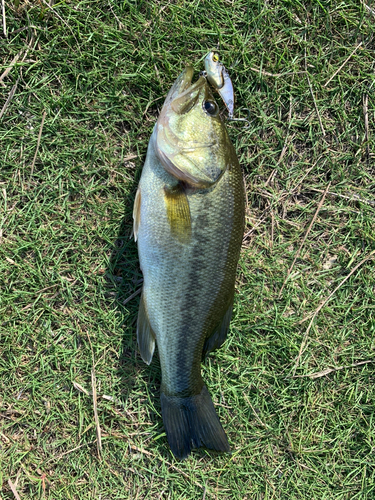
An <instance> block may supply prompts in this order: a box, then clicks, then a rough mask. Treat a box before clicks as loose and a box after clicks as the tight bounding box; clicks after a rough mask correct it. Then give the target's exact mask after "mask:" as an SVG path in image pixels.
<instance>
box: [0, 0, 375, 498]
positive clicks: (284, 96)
mask: <svg viewBox="0 0 375 500" xmlns="http://www.w3.org/2000/svg"><path fill="white" fill-rule="evenodd" d="M371 9H372V10H371ZM374 9H375V7H374V6H373V5H371V4H370V2H369V4H368V5H366V3H363V2H362V3H360V2H356V1H354V0H347V1H346V2H337V1H332V2H315V1H309V2H298V1H297V0H290V1H282V0H275V1H273V2H255V1H244V0H238V1H237V0H234V1H232V2H229V1H218V0H212V2H210V3H206V2H200V1H198V0H195V1H188V2H183V1H175V2H156V1H153V0H152V1H150V2H142V1H139V2H138V1H136V0H134V1H129V2H114V1H113V0H108V1H91V2H88V1H87V0H83V1H81V2H69V1H62V2H58V3H55V4H54V6H53V7H52V8H50V7H49V6H48V5H47V3H46V2H45V1H44V0H41V1H35V2H32V1H31V0H29V1H26V2H25V1H23V0H21V1H20V2H14V3H13V2H10V1H7V2H5V18H6V33H7V38H5V36H3V37H2V39H1V41H0V53H1V55H2V58H1V61H2V66H1V69H0V74H3V72H4V71H5V70H6V69H7V68H10V71H9V73H8V74H7V75H6V76H5V77H3V78H2V83H3V86H1V89H2V91H1V97H0V99H1V102H0V107H1V108H2V107H3V106H4V104H5V103H6V101H7V98H8V97H9V96H10V97H12V96H11V95H10V94H11V92H12V90H13V93H14V95H13V97H12V98H11V99H9V102H8V104H7V106H6V109H4V111H3V114H2V117H1V119H0V144H1V158H2V160H1V165H2V166H1V170H0V205H1V208H0V210H1V218H0V221H1V222H0V224H1V226H0V240H1V245H0V289H1V295H0V353H1V356H0V498H1V499H4V500H5V499H12V498H16V497H15V495H16V493H15V492H18V495H19V497H20V498H21V499H22V500H24V499H35V498H41V499H42V498H50V499H83V498H84V499H89V498H95V499H103V500H104V499H109V498H110V499H120V498H121V499H122V498H123V499H127V498H134V499H141V498H142V499H143V498H144V499H146V498H147V499H161V498H169V499H180V498H181V499H190V498H191V499H193V498H194V499H196V498H220V499H222V498H228V499H232V498H234V499H270V500H271V499H288V500H293V499H296V500H297V499H298V500H300V499H303V498H311V499H318V500H323V499H324V500H326V499H342V500H344V499H368V500H370V499H373V498H374V496H375V473H374V470H375V461H374V447H375V428H374V399H375V392H374V381H375V380H374V365H373V361H374V349H375V345H374V338H375V336H374V333H375V316H374V312H375V311H374V309H375V306H374V304H375V300H374V299H375V277H374V274H375V273H374V260H373V254H371V252H374V249H375V240H374V208H375V201H374V190H375V182H374V173H375V170H374V161H375V156H374V144H375V141H374V132H373V131H374V125H375V110H374V81H375V76H374V75H375V63H374V57H373V50H374V21H375V17H374ZM218 43H219V44H220V53H221V56H222V59H223V60H224V63H225V64H226V66H227V67H228V68H229V71H230V74H231V75H232V78H233V80H234V85H235V90H236V96H237V111H236V113H237V116H246V110H245V108H248V109H249V112H250V126H249V127H248V128H243V127H241V126H240V125H239V124H228V128H229V131H230V135H231V137H232V140H233V142H234V144H235V146H236V150H237V152H238V156H239V159H240V162H241V165H242V166H243V170H244V175H245V181H246V186H247V227H246V233H245V238H244V244H243V251H242V254H241V259H240V263H239V270H238V281H237V294H236V299H235V312H234V317H233V321H232V326H231V331H230V335H229V337H228V340H227V341H226V343H225V345H224V346H223V348H222V349H221V350H219V351H218V352H216V353H214V354H213V355H212V356H210V357H209V359H208V360H207V362H206V364H205V365H204V366H203V368H202V369H203V372H204V373H203V374H204V379H205V381H206V382H207V385H208V387H209V390H210V392H211V394H212V395H213V399H214V402H215V404H216V407H217V410H218V413H219V414H220V418H221V421H222V423H223V425H224V428H225V430H226V432H227V433H228V437H229V440H230V443H231V446H232V454H231V455H221V456H215V455H214V454H212V453H209V452H207V451H205V450H197V451H195V452H194V453H193V454H192V456H191V457H190V458H189V459H188V460H186V461H184V462H177V461H176V460H175V459H174V458H173V456H172V455H171V452H170V450H169V448H168V445H167V442H166V437H165V433H164V429H163V425H162V420H161V415H160V404H159V398H158V392H159V385H160V367H159V365H158V362H157V360H154V361H153V363H152V365H151V366H150V367H147V366H146V365H144V364H143V362H142V360H141V358H140V356H139V354H138V351H137V346H136V340H135V321H136V315H137V310H138V301H139V295H136V296H134V297H133V298H132V299H131V300H128V301H126V299H127V298H129V297H130V296H131V295H132V294H133V293H134V292H136V291H137V290H138V289H139V287H140V283H141V282H140V280H141V273H140V270H139V265H138V258H137V251H136V246H135V244H134V241H133V240H131V239H129V236H130V233H131V225H132V220H131V212H132V203H133V200H134V194H135V190H136V185H137V182H138V180H139V176H140V172H141V168H142V164H143V161H144V158H145V154H146V149H147V144H148V140H149V137H150V134H151V130H152V127H153V125H154V123H155V120H156V117H157V115H158V112H159V110H160V107H161V105H162V102H163V98H164V97H165V95H166V94H167V92H168V90H169V88H170V86H171V84H172V82H173V81H174V79H175V78H176V77H177V75H178V74H179V72H180V71H181V69H182V68H183V67H184V66H185V64H187V63H192V64H194V66H195V68H196V70H197V72H198V71H199V70H201V69H202V67H203V64H202V58H203V57H204V55H205V54H206V53H207V52H208V50H210V49H212V48H213V47H216V46H217V44H218ZM17 55H18V59H17V60H16V61H14V58H15V57H16V56H17ZM12 61H14V64H13V66H12V67H11V66H10V65H11V63H12ZM16 84H17V86H16V87H15V85H16ZM0 85H1V83H0ZM44 112H45V120H44V123H43V127H41V124H42V121H43V113H44ZM366 116H367V123H368V125H366ZM38 137H40V141H38ZM34 158H35V162H34ZM327 187H328V192H327V193H326V195H325V198H324V200H323V203H322V206H321V209H320V210H319V213H318V214H317V216H316V219H315V221H314V222H313V224H312V226H311V230H310V231H309V233H308V234H307V237H306V240H305V242H304V244H303V246H302V248H301V250H300V252H299V254H297V252H298V251H299V248H300V245H301V242H302V241H303V238H304V236H305V235H306V233H307V230H308V227H309V224H310V223H311V221H312V219H313V217H314V214H316V212H317V207H318V204H319V202H320V201H321V200H322V197H323V196H324V192H325V191H326V190H327ZM296 255H297V257H298V258H297V259H296V261H295V263H294V265H293V267H292V268H291V265H292V262H293V259H294V258H295V257H296ZM366 258H367V260H366V261H364V262H363V263H362V264H361V265H360V266H359V267H357V268H356V266H357V265H358V264H360V263H361V261H363V260H364V259H366ZM288 270H290V273H288ZM345 279H346V281H344V280H345ZM285 280H286V282H285ZM284 282H285V286H284V288H283V289H282V285H283V283H284ZM340 284H341V286H339V285H340ZM336 288H337V290H336V291H335V293H334V294H333V295H332V297H331V298H330V300H329V301H328V302H326V303H325V304H324V305H323V307H322V308H321V310H319V311H318V313H317V314H316V315H315V316H314V313H315V312H316V311H317V310H318V308H319V307H320V306H321V305H322V304H323V303H324V301H325V299H327V298H328V297H329V295H330V294H331V293H332V292H333V291H334V290H335V289H336ZM281 289H282V291H281ZM280 291H281V293H280ZM312 320H313V321H312ZM311 321H312V322H311ZM310 323H311V324H310ZM306 333H307V335H306ZM301 346H302V347H303V349H302V350H301ZM299 354H300V357H299ZM363 361H370V362H368V363H364V364H358V363H361V362H363ZM340 367H343V368H341V369H338V370H336V368H340ZM328 368H334V370H333V371H332V372H331V373H329V374H327V375H324V374H323V371H324V370H326V369H328ZM93 369H94V371H95V375H96V390H97V414H98V420H99V424H100V429H101V440H102V451H101V454H99V455H98V441H97V433H96V425H95V418H94V404H93V397H92V395H91V391H92V383H91V372H92V370H93ZM312 374H318V376H317V378H311V377H310V376H309V375H312ZM11 486H13V491H12V489H11Z"/></svg>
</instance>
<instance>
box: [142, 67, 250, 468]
mask: <svg viewBox="0 0 375 500" xmlns="http://www.w3.org/2000/svg"><path fill="white" fill-rule="evenodd" d="M192 77H193V68H192V67H187V68H186V69H185V71H183V73H182V74H181V75H180V76H179V77H178V78H177V80H176V81H175V83H174V85H173V86H172V88H171V90H170V91H169V93H168V95H167V97H166V100H165V102H164V105H163V108H162V111H161V113H160V116H159V118H158V121H157V123H156V125H155V128H154V131H153V133H152V136H151V139H150V142H149V145H148V151H147V157H146V162H145V164H144V167H143V171H142V176H141V179H140V182H139V186H138V190H137V194H136V198H135V203H134V211H133V217H134V237H135V239H136V240H137V242H138V253H139V260H140V266H141V269H142V272H143V277H144V282H143V290H142V297H141V301H140V307H139V314H138V324H137V339H138V345H139V349H140V353H141V356H142V359H143V360H144V361H145V362H146V363H147V364H150V362H151V360H152V356H153V353H154V349H155V342H156V344H157V347H158V353H159V358H160V365H161V371H162V383H161V409H162V416H163V422H164V427H165V430H166V435H167V439H168V442H169V445H170V447H171V450H172V452H173V454H174V455H175V456H176V457H177V458H179V459H183V458H185V457H187V456H188V455H189V453H190V452H191V450H192V449H193V448H198V447H201V446H205V447H206V448H209V449H213V450H218V451H229V444H228V440H227V437H226V435H225V432H224V430H223V428H222V426H221V424H220V421H219V418H218V416H217V414H216V412H215V408H214V405H213V402H212V400H211V397H210V395H209V392H208V390H207V387H206V386H205V384H204V382H203V379H202V375H201V360H202V357H204V356H205V355H206V354H207V353H209V352H210V351H212V350H213V349H216V348H218V347H220V345H221V344H222V343H223V342H224V340H225V338H226V335H227V332H228V328H229V322H230V319H231V315H232V306H233V295H234V282H235V275H236V267H237V262H238V258H239V254H240V247H241V242H242V236H243V227H244V187H243V180H242V172H241V169H240V166H239V163H238V159H237V157H236V154H235V151H234V148H233V146H232V143H231V141H230V139H229V136H228V133H227V130H226V128H225V125H224V123H223V121H222V119H221V118H220V115H219V108H218V105H217V104H216V102H215V100H214V98H213V96H212V93H211V91H210V88H209V85H208V84H207V81H206V78H204V77H203V76H202V77H200V78H199V79H198V81H197V82H195V83H194V84H192Z"/></svg>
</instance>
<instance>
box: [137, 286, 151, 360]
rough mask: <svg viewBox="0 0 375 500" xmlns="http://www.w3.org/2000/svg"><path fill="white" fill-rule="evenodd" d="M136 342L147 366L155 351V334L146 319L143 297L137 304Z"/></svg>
mask: <svg viewBox="0 0 375 500" xmlns="http://www.w3.org/2000/svg"><path fill="white" fill-rule="evenodd" d="M137 342H138V347H139V352H140V353H141V356H142V359H143V361H144V362H145V363H146V364H147V365H149V364H150V363H151V360H152V356H153V354H154V351H155V334H154V332H153V330H152V328H151V325H150V321H149V319H148V315H147V311H146V307H145V303H144V298H143V295H142V297H141V301H140V303H139V311H138V322H137Z"/></svg>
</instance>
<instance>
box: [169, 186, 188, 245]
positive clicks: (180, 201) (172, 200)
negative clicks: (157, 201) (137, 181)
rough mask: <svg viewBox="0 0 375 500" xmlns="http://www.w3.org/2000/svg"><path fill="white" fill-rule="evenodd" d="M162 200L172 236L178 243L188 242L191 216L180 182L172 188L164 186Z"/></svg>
mask: <svg viewBox="0 0 375 500" xmlns="http://www.w3.org/2000/svg"><path fill="white" fill-rule="evenodd" d="M164 202H165V205H166V208H167V217H168V221H169V224H170V228H171V233H172V236H174V237H175V238H176V239H177V240H178V241H179V242H180V243H188V242H189V241H190V238H191V218H190V208H189V201H188V198H187V196H186V193H185V191H184V188H183V187H182V186H181V185H180V184H178V185H177V186H175V187H174V188H172V189H169V188H166V187H165V188H164Z"/></svg>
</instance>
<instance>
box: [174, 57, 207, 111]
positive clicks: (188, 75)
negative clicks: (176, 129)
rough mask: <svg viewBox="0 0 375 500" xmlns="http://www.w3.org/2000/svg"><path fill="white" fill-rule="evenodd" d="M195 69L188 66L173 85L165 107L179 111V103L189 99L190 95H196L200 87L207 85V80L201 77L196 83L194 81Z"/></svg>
mask: <svg viewBox="0 0 375 500" xmlns="http://www.w3.org/2000/svg"><path fill="white" fill-rule="evenodd" d="M193 75H194V68H193V67H192V66H187V67H186V68H185V69H184V71H183V72H182V73H181V74H180V76H179V77H178V78H177V79H176V81H175V82H174V84H173V85H172V87H171V89H170V91H169V92H168V95H167V97H166V99H165V103H164V106H165V105H171V106H172V108H173V110H174V111H177V109H178V104H179V102H181V101H183V100H185V99H188V96H189V94H195V93H196V91H197V90H198V89H200V87H203V86H204V85H205V83H206V79H205V78H204V77H203V76H201V77H200V78H199V79H198V80H197V81H196V82H195V83H193V84H192V83H191V82H192V80H193Z"/></svg>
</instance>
